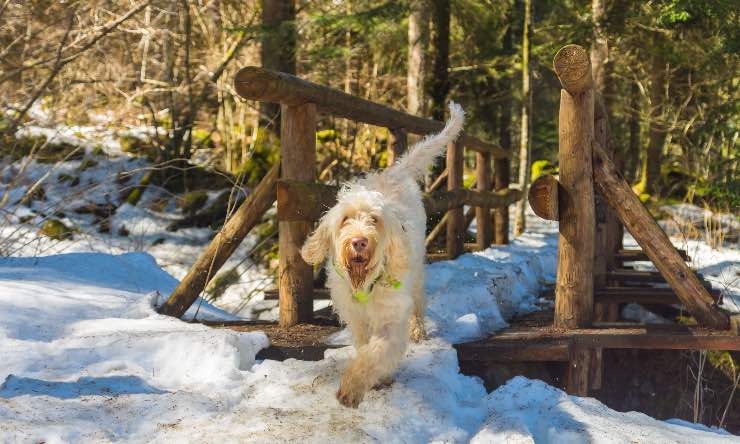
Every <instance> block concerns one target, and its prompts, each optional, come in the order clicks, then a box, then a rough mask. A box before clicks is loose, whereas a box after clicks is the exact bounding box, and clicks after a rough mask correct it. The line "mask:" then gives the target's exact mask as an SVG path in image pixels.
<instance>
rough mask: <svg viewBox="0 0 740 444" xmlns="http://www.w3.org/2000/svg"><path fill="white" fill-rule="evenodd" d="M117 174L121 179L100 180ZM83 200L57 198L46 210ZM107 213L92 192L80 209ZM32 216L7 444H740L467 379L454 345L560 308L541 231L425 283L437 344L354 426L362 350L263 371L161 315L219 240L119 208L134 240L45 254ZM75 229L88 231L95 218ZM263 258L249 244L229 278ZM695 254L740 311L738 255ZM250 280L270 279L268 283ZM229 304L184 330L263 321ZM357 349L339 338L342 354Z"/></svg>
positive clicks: (63, 192) (374, 395)
mask: <svg viewBox="0 0 740 444" xmlns="http://www.w3.org/2000/svg"><path fill="white" fill-rule="evenodd" d="M78 162H79V161H78ZM116 162H119V163H120V164H119V165H118V166H116ZM135 162H138V160H136V159H131V158H128V157H118V158H112V159H111V160H109V161H107V162H106V161H101V162H99V166H98V167H95V168H91V169H90V172H89V173H90V174H91V177H90V178H89V180H88V179H87V178H85V177H84V176H83V178H82V180H81V184H85V183H87V184H89V185H91V186H92V185H93V184H94V183H96V181H102V179H101V177H110V176H115V174H116V168H118V167H121V168H123V169H127V170H129V169H131V168H136V166H134V165H130V164H129V163H135ZM49 167H50V166H48V165H46V166H45V165H36V166H34V168H31V169H30V170H29V171H31V174H32V175H34V176H33V177H35V178H36V179H34V178H33V177H32V178H31V179H29V181H30V182H29V183H32V181H33V180H37V178H39V177H41V175H43V174H45V173H46V172H48V170H45V169H44V168H49ZM62 167H65V168H66V167H68V168H77V167H79V165H74V164H70V165H68V166H64V165H62ZM7 168H8V167H6V170H4V171H3V172H2V174H4V175H5V176H3V177H5V178H6V179H3V181H4V183H7V178H8V175H10V174H11V173H10V172H8V170H7ZM106 168H112V169H110V170H106V171H107V172H105V175H103V174H104V173H103V171H104V170H105V169H106ZM85 173H87V171H86V172H83V174H85ZM50 174H52V175H55V174H57V172H54V171H52V172H51V173H50ZM23 186H28V185H23ZM98 188H101V187H95V189H98ZM80 191H83V190H82V189H79V190H76V189H74V187H59V188H56V187H49V188H48V189H47V201H46V202H45V203H40V204H38V205H46V206H49V205H52V206H53V204H54V202H56V201H55V199H59V201H61V200H62V199H63V198H64V199H68V198H69V196H72V195H74V193H75V192H80ZM2 192H3V190H2V189H0V194H2ZM104 195H105V193H101V194H98V193H96V192H94V191H91V190H89V191H87V192H83V193H81V197H80V198H81V199H92V200H95V199H104ZM145 199H153V197H152V196H149V197H146V196H145ZM34 205H37V203H34V204H31V206H30V207H26V206H21V205H16V204H15V202H13V204H12V205H9V206H7V207H6V208H5V210H4V216H5V221H6V222H5V223H4V224H3V227H2V231H1V232H0V236H3V237H2V239H3V240H8V242H4V244H3V245H4V246H5V248H10V249H11V250H12V251H14V256H17V257H12V258H2V259H0V363H2V366H1V367H0V381H4V382H2V384H1V385H0V442H11V443H12V442H23V443H25V442H46V443H57V442H74V443H77V442H95V443H98V442H116V441H119V442H120V441H123V442H167V443H170V442H199V443H200V442H296V441H299V440H300V441H304V442H322V443H323V442H404V443H406V442H413V443H416V442H419V443H424V442H471V441H472V442H476V443H498V442H504V443H534V442H536V443H581V442H583V443H590V442H604V443H612V442H614V443H623V442H640V443H673V442H685V443H692V444H695V443H714V442H717V443H722V442H736V443H737V442H740V438H737V437H734V436H731V435H728V434H726V432H723V431H721V430H714V429H708V428H706V427H704V426H700V425H695V424H689V423H685V422H683V421H679V420H671V421H659V420H655V419H652V418H650V417H647V416H645V415H643V414H641V413H635V412H629V413H620V412H616V411H614V410H611V409H609V408H608V407H606V406H604V405H603V404H601V403H600V402H599V401H597V400H594V399H590V398H578V397H573V396H568V395H567V394H565V393H563V392H562V391H560V390H558V389H556V388H554V387H551V386H548V385H546V384H545V383H543V382H540V381H536V380H529V379H526V378H522V377H517V378H514V379H512V380H510V381H509V382H508V383H507V384H505V385H504V386H502V387H500V388H498V389H497V390H495V391H494V392H492V393H490V394H487V393H486V391H485V389H484V387H483V384H482V383H481V381H480V380H479V379H478V378H474V377H468V376H464V375H462V374H460V373H459V368H458V362H457V356H456V353H455V351H454V349H453V348H452V346H451V344H452V343H454V342H457V341H461V340H465V339H471V338H475V337H479V336H481V335H483V334H485V333H486V332H491V331H495V330H497V329H500V328H502V327H504V326H506V320H507V319H510V318H511V316H513V315H515V314H518V313H526V312H530V311H533V310H538V309H540V308H541V307H543V306H545V305H546V304H548V302H547V301H544V300H540V299H539V297H538V294H539V292H540V290H541V289H542V288H543V286H544V285H545V284H546V283H552V281H554V274H555V264H556V254H557V231H556V225H555V224H552V223H549V222H546V221H542V220H539V219H536V218H531V219H530V224H529V231H528V232H527V233H526V234H525V235H524V236H521V237H520V238H518V239H516V240H514V241H513V242H512V243H511V244H510V245H508V246H505V247H497V248H491V249H488V250H486V251H483V252H479V253H476V254H467V255H464V256H462V257H460V258H458V259H457V260H454V261H446V262H438V263H435V264H431V265H429V266H428V267H427V276H428V277H427V283H426V291H427V294H428V297H429V307H428V311H427V319H426V322H427V328H428V331H429V333H430V337H429V339H428V340H426V341H424V342H423V343H421V344H418V345H412V346H410V348H409V350H408V353H407V356H406V357H405V359H404V360H403V362H402V364H401V367H400V368H399V370H398V372H397V374H396V375H395V382H394V383H393V384H392V385H391V386H390V387H388V388H385V389H382V390H378V391H373V392H371V393H369V394H368V396H367V398H366V399H365V401H364V402H363V403H362V404H361V405H360V407H359V409H357V410H352V409H346V408H344V407H341V406H340V405H339V404H338V403H337V401H336V399H335V398H334V394H335V392H336V389H337V385H338V379H339V372H340V371H341V369H342V368H343V367H344V365H346V362H347V360H348V359H349V357H351V355H352V353H353V350H352V347H349V346H348V347H343V348H339V349H334V350H329V351H327V353H326V355H325V358H324V359H323V360H321V361H317V362H304V361H296V360H287V361H285V362H277V361H270V360H264V361H257V360H255V355H256V353H257V352H258V351H259V350H260V349H261V348H264V347H266V346H267V345H268V340H267V338H266V337H265V336H264V335H263V334H261V333H240V332H234V331H231V330H224V329H212V328H208V327H204V326H202V325H199V324H192V323H186V322H182V321H179V320H176V319H172V318H168V317H164V316H160V315H158V314H157V313H156V312H155V311H154V309H153V304H154V303H155V301H156V300H157V299H159V300H162V298H164V297H166V296H167V295H168V294H169V293H170V292H171V291H172V289H173V288H174V286H175V285H176V283H177V281H176V279H175V278H179V277H181V276H182V274H183V273H184V271H185V270H186V269H187V267H188V265H189V264H190V263H192V261H194V260H195V257H196V256H197V254H198V253H199V252H200V249H201V248H202V245H204V243H205V242H206V240H207V238H208V235H209V233H208V232H207V230H203V229H190V230H181V231H178V232H175V233H170V232H167V231H166V230H165V228H164V226H165V225H166V224H167V223H169V221H170V216H168V214H167V213H166V212H161V213H160V212H156V211H153V210H149V209H144V208H146V205H141V206H137V207H131V206H123V207H120V208H119V209H118V210H117V211H116V214H115V215H114V217H113V224H114V225H115V224H119V223H120V224H125V226H126V228H127V230H129V231H130V232H131V233H132V234H131V235H129V236H117V235H115V234H113V235H100V234H95V233H94V232H93V231H91V230H88V231H86V232H85V233H84V235H80V236H79V237H76V238H75V239H74V240H69V241H62V242H52V241H50V240H44V239H43V238H42V240H39V236H38V235H37V233H36V232H35V230H34V229H33V228H32V222H33V220H34V218H42V217H43V214H44V213H46V212H48V210H45V209H44V208H41V207H35V206H34ZM24 216H30V217H31V222H29V221H28V220H26V219H25V218H24ZM68 217H70V218H74V220H70V221H69V222H70V223H74V224H75V225H77V226H82V227H89V226H90V222H89V221H88V222H87V224H88V225H85V220H84V215H75V214H70V215H69V216H68ZM22 219H23V220H25V222H22ZM114 231H115V230H114ZM160 238H162V239H164V240H163V241H158V242H155V240H157V239H160ZM253 242H254V241H253V240H251V239H248V240H247V242H246V243H245V245H244V246H242V247H241V249H240V250H239V251H238V252H237V254H235V255H234V259H232V260H234V261H236V262H235V263H233V265H232V266H235V265H237V263H238V261H239V260H240V259H241V258H243V257H244V255H245V254H246V252H247V251H248V250H249V248H251V245H253ZM250 243H251V244H250ZM688 246H689V253H690V254H691V255H692V257H694V261H695V262H696V265H697V266H699V268H700V270H701V271H703V272H705V274H708V275H711V276H713V279H716V280H717V281H718V282H719V283H720V284H722V285H724V286H726V287H727V290H728V298H727V300H728V301H730V302H733V303H737V302H738V301H740V298H738V295H740V288H739V287H740V286H739V285H738V283H737V269H738V268H737V267H738V262H739V260H740V252H739V251H738V250H736V249H725V250H723V251H716V250H711V249H709V248H708V247H706V245H705V244H702V243H701V242H697V243H696V244H695V245H694V244H689V245H688ZM692 247H694V248H692ZM141 250H144V251H146V252H142V251H141ZM137 251H138V252H137ZM697 261H698V262H697ZM239 266H244V264H241V265H239ZM250 270H251V271H249V272H250V273H254V276H253V278H254V279H259V278H260V276H261V275H260V273H261V271H260V270H254V269H250ZM173 275H174V277H173ZM261 277H262V278H263V279H264V278H265V277H264V276H261ZM715 277H716V278H715ZM733 279H734V280H733ZM230 297H231V299H228V298H227V299H225V300H221V301H219V303H220V304H221V308H224V309H226V311H231V312H232V314H228V313H226V312H224V311H222V310H220V309H219V308H218V307H214V306H212V305H210V304H207V303H205V302H203V301H200V302H199V304H198V306H197V307H194V308H193V309H191V311H190V313H189V315H188V316H189V317H192V316H194V315H195V311H197V312H198V317H200V318H226V319H229V318H231V316H234V313H236V314H240V315H249V314H251V313H253V311H254V310H253V309H252V308H249V307H254V306H259V307H261V308H264V307H265V304H266V303H265V302H255V301H248V303H246V304H244V305H243V306H241V307H237V305H239V304H240V303H241V300H240V299H239V297H238V296H237V295H236V293H234V294H233V295H232V296H230ZM224 301H225V302H224ZM258 304H262V305H258ZM237 308H238V310H236V309H237ZM346 339H347V335H346V333H344V334H339V335H337V337H336V338H335V341H336V342H339V343H341V342H342V341H343V340H346Z"/></svg>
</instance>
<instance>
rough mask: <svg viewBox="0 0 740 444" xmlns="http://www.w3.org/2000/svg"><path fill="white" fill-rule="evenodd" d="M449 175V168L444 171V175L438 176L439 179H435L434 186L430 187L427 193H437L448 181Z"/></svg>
mask: <svg viewBox="0 0 740 444" xmlns="http://www.w3.org/2000/svg"><path fill="white" fill-rule="evenodd" d="M447 173H448V170H447V168H445V170H444V171H442V174H440V175H439V176H437V178H436V179H434V182H432V184H431V185H429V188H427V193H431V192H432V191H435V190H437V189H438V188H439V187H441V186H442V184H443V183H444V182H445V180H447Z"/></svg>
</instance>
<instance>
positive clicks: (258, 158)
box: [236, 128, 280, 186]
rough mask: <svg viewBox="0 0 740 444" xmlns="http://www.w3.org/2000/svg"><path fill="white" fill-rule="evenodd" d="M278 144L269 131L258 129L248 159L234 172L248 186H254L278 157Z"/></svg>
mask: <svg viewBox="0 0 740 444" xmlns="http://www.w3.org/2000/svg"><path fill="white" fill-rule="evenodd" d="M279 147H280V142H279V140H278V139H277V137H276V136H275V135H274V134H273V133H272V132H270V131H266V130H265V129H264V128H260V129H259V130H258V131H257V137H256V139H255V142H254V149H253V150H252V151H251V152H250V153H249V159H248V160H247V161H245V162H244V163H242V164H241V165H240V166H239V168H237V170H236V174H237V175H238V176H243V177H244V178H245V182H246V184H247V185H249V186H254V185H256V184H257V183H259V181H260V180H261V179H262V178H263V177H264V176H265V174H266V173H267V171H268V170H269V169H270V167H271V166H272V165H274V164H275V162H277V161H278V159H279V157H280V153H279Z"/></svg>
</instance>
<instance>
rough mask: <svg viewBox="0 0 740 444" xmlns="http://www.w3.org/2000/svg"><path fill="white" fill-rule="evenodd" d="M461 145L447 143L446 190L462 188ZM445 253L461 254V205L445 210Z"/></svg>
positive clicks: (462, 228) (451, 257)
mask: <svg viewBox="0 0 740 444" xmlns="http://www.w3.org/2000/svg"><path fill="white" fill-rule="evenodd" d="M463 160H464V159H463V145H462V144H461V143H459V142H454V143H450V144H449V145H447V171H448V174H447V191H448V192H453V193H454V192H456V191H458V190H463V189H464V188H463ZM445 240H446V241H447V255H448V256H449V258H450V259H455V258H456V257H458V256H460V255H461V254H463V252H464V250H463V246H464V244H465V214H464V213H463V208H462V206H459V207H455V208H450V209H448V210H447V237H446V239H445Z"/></svg>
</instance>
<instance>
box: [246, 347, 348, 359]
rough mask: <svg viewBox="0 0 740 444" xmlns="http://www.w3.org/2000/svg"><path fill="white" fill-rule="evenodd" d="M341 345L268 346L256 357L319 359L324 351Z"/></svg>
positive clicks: (322, 357) (322, 356)
mask: <svg viewBox="0 0 740 444" xmlns="http://www.w3.org/2000/svg"><path fill="white" fill-rule="evenodd" d="M342 347H344V346H343V345H329V344H316V345H296V346H287V345H280V346H270V347H267V348H263V349H262V350H260V351H259V352H258V353H257V355H256V356H255V358H256V359H270V360H273V361H285V360H286V359H298V360H300V361H321V360H322V359H324V353H325V352H326V350H329V349H336V348H342Z"/></svg>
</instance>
